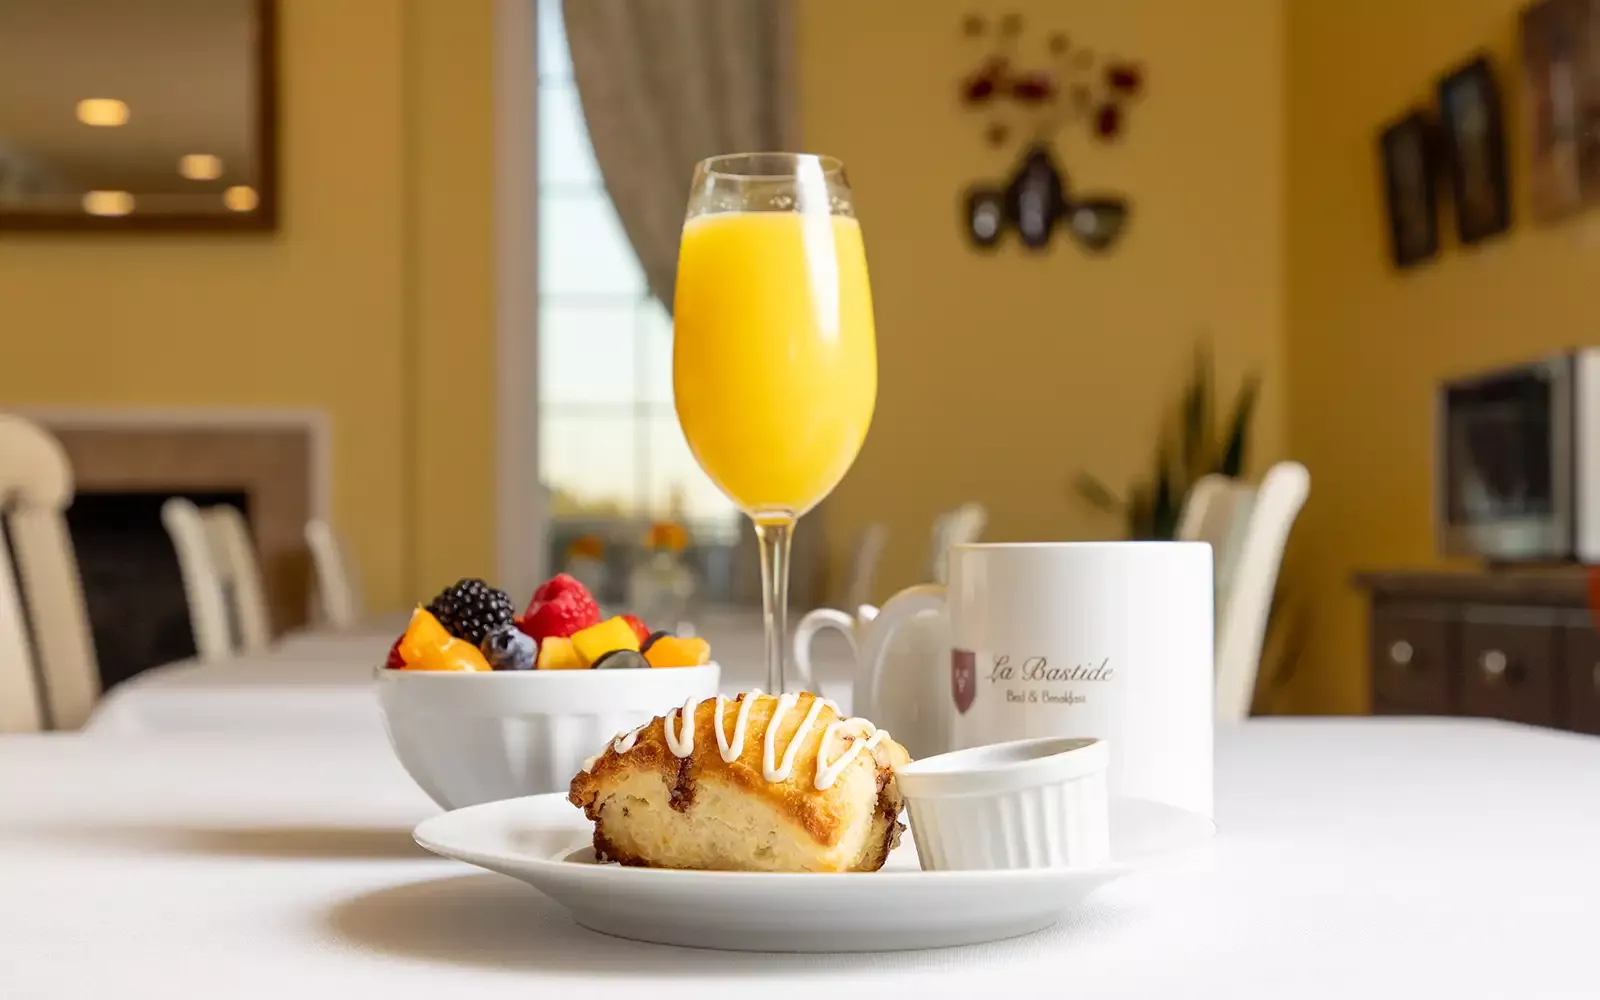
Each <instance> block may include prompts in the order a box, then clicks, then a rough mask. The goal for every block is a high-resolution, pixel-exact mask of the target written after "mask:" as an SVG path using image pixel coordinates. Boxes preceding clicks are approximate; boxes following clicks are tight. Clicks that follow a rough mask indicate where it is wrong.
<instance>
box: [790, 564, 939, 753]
mask: <svg viewBox="0 0 1600 1000" xmlns="http://www.w3.org/2000/svg"><path fill="white" fill-rule="evenodd" d="M942 593H943V588H942V587H934V586H926V587H912V588H911V589H910V590H907V591H905V592H903V593H901V594H899V595H897V596H896V597H895V599H894V601H893V602H891V605H889V606H885V608H884V610H883V612H880V611H879V610H878V608H876V607H874V606H873V605H870V604H863V605H861V607H859V608H858V609H857V611H856V613H855V614H854V615H851V614H849V613H847V612H844V611H840V610H838V609H837V608H818V609H816V610H815V611H812V612H810V613H808V614H807V615H806V616H805V617H804V618H801V619H800V623H799V625H797V626H796V627H795V632H794V663H795V667H796V668H797V672H798V673H799V675H800V676H801V677H803V678H809V677H812V676H813V673H812V666H811V644H812V642H813V641H814V640H815V638H816V636H817V633H819V632H822V631H824V630H829V629H831V630H834V631H837V632H839V633H840V634H841V635H843V636H844V637H845V639H846V640H847V641H848V642H849V643H850V648H851V650H852V651H853V652H854V654H855V672H854V674H853V676H852V679H851V693H850V711H851V713H852V714H854V715H859V716H862V717H864V718H868V719H871V720H872V721H873V722H874V723H876V724H877V725H878V727H879V728H881V729H886V730H888V731H889V733H890V734H891V735H892V736H893V737H894V739H895V740H896V741H897V742H899V743H900V744H901V745H902V746H904V747H905V748H906V750H907V751H908V752H910V754H911V755H912V756H913V757H926V756H931V755H933V754H936V753H943V752H944V751H946V750H948V749H950V746H949V735H948V730H949V723H948V720H947V718H946V716H947V715H948V714H949V709H948V705H949V698H948V696H946V695H945V694H944V688H945V687H946V686H947V683H948V682H947V681H946V680H945V678H946V677H948V675H949V670H950V667H949V663H950V624H949V618H948V616H944V615H941V614H940V613H939V612H940V611H941V610H942V608H943V603H942V601H941V600H940V595H942ZM919 596H920V597H923V598H925V599H924V600H920V601H919V600H918V597H919Z"/></svg>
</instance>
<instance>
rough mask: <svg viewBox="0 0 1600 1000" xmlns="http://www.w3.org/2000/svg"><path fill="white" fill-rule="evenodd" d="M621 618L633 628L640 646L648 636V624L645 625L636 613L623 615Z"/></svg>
mask: <svg viewBox="0 0 1600 1000" xmlns="http://www.w3.org/2000/svg"><path fill="white" fill-rule="evenodd" d="M622 620H623V621H625V622H627V623H628V624H629V625H630V626H632V628H633V634H634V635H636V636H638V637H639V643H640V645H641V646H642V645H643V644H644V643H645V641H646V640H648V639H649V638H650V626H648V625H646V624H645V623H644V621H643V619H641V618H640V617H639V616H638V615H623V616H622Z"/></svg>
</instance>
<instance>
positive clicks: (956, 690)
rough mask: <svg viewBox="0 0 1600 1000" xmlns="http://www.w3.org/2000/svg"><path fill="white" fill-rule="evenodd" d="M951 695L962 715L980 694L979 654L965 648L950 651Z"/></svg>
mask: <svg viewBox="0 0 1600 1000" xmlns="http://www.w3.org/2000/svg"><path fill="white" fill-rule="evenodd" d="M950 696H951V697H952V698H954V699H955V702H956V711H958V712H960V713H961V714H962V715H966V714H967V709H969V708H971V707H972V701H973V699H974V698H976V697H977V696H978V654H976V653H973V652H970V651H968V650H965V649H952V650H951V651H950Z"/></svg>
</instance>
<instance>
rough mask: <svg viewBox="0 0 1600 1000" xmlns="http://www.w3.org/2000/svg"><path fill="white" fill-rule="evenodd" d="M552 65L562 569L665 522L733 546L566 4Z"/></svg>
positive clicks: (556, 451)
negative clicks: (596, 123)
mask: <svg viewBox="0 0 1600 1000" xmlns="http://www.w3.org/2000/svg"><path fill="white" fill-rule="evenodd" d="M538 59H539V456H540V459H539V461H540V469H539V475H540V479H541V480H542V481H543V482H544V484H545V485H546V486H547V487H548V488H549V490H550V497H551V499H550V504H551V506H550V512H551V518H552V524H551V528H552V530H551V543H552V547H553V551H552V553H551V554H552V565H554V566H560V565H562V564H563V562H564V561H565V557H566V547H567V545H568V544H569V543H570V542H571V540H572V539H573V537H575V535H577V534H598V535H600V536H601V537H602V538H604V539H605V540H606V541H607V542H610V543H622V545H623V546H624V547H627V546H628V545H629V544H630V543H632V542H634V541H635V540H637V538H638V537H639V535H640V533H641V532H640V531H639V530H637V529H642V527H643V525H644V524H645V523H647V522H649V521H651V520H653V519H657V518H665V517H676V518H680V519H683V520H685V521H687V522H688V524H689V528H690V533H691V535H692V536H693V538H694V540H695V543H696V546H697V547H699V546H701V545H705V544H716V545H727V544H732V543H733V541H734V540H735V538H736V536H737V532H738V528H739V519H738V516H737V513H736V511H735V510H734V508H733V506H732V505H731V504H730V503H729V502H728V500H727V499H726V498H725V497H724V496H723V495H722V493H721V492H720V491H719V490H718V489H717V488H716V487H715V486H714V485H712V483H711V481H710V480H709V479H707V478H706V476H705V474H704V473H703V472H701V471H700V467H699V466H698V465H697V464H696V463H695V460H694V456H693V455H692V454H691V453H690V451H689V447H688V444H687V443H686V442H685V441H684V439H683V434H682V432H681V431H680V430H679V429H678V418H677V415H676V413H675V412H674V410H673V406H672V319H671V317H670V316H668V315H667V311H666V309H665V308H664V307H663V306H662V305H661V303H660V302H658V301H657V300H656V299H655V298H654V297H653V296H651V295H650V293H649V290H648V289H647V287H646V285H645V280H644V274H643V272H642V271H641V269H640V267H639V261H638V258H637V257H636V256H635V254H634V252H633V248H632V247H631V246H630V245H629V243H628V238H627V236H626V235H625V234H624V232H623V229H622V225H621V223H620V222H619V221H618V219H617V213H616V211H615V209H614V208H613V207H612V204H611V199H610V198H609V196H608V195H607V194H606V189H605V184H604V182H603V181H602V180H601V178H600V171H599V168H598V167H597V166H596V164H595V159H594V150H593V148H592V147H591V145H590V143H589V134H588V130H587V128H586V127H585V124H584V120H583V109H582V106H581V104H580V103H579V100H578V90H577V86H576V84H575V83H574V82H573V79H572V62H571V58H570V56H569V55H568V52H567V39H566V32H565V31H564V30H563V27H562V22H561V4H560V2H559V0H539V53H538ZM607 562H608V564H610V565H611V566H612V567H616V568H622V567H624V566H625V565H626V560H622V561H620V562H619V560H616V559H609V558H608V560H607ZM611 575H612V576H614V577H615V576H620V575H621V574H620V573H613V574H611Z"/></svg>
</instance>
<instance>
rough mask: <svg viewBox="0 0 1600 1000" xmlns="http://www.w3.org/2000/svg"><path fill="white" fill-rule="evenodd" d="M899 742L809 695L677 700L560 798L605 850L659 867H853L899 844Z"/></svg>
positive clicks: (874, 861)
mask: <svg viewBox="0 0 1600 1000" xmlns="http://www.w3.org/2000/svg"><path fill="white" fill-rule="evenodd" d="M910 759H911V758H910V756H909V755H908V754H907V753H906V751H905V748H904V747H902V746H901V745H900V744H898V743H895V742H894V741H893V740H890V739H889V734H888V733H885V732H883V731H882V730H880V729H877V728H876V727H874V726H873V725H872V723H870V722H868V721H866V720H865V719H845V718H843V717H842V716H841V715H840V714H839V711H838V708H837V706H835V705H834V704H833V703H832V702H830V701H827V700H825V699H822V698H819V697H818V696H816V695H812V694H800V695H794V694H786V695H783V696H781V697H774V696H772V695H766V694H761V693H760V692H759V691H752V692H749V693H747V694H742V695H739V696H738V697H737V698H736V699H733V700H729V699H726V698H723V697H721V696H718V697H717V698H715V699H710V698H708V699H706V700H704V701H701V702H699V703H698V704H695V703H690V704H686V705H685V706H684V707H683V708H682V709H674V710H673V711H671V712H669V713H667V714H666V715H664V716H661V717H658V718H656V719H654V720H652V721H651V722H649V723H647V724H645V725H644V726H641V727H640V728H638V729H636V730H634V731H633V732H631V733H624V734H622V735H621V736H618V737H617V738H616V739H615V740H613V741H612V742H610V743H608V744H607V745H606V747H605V750H604V751H603V752H602V753H600V754H599V755H598V756H596V757H594V758H592V759H591V760H590V761H588V762H587V764H586V765H585V767H584V769H583V770H582V771H580V772H579V773H578V775H577V776H576V777H574V778H573V779H572V788H571V791H570V792H569V794H568V796H567V797H568V799H569V800H570V801H571V802H572V804H573V805H575V806H578V807H579V808H580V809H582V810H583V811H584V814H585V815H586V816H588V817H589V819H591V820H592V821H594V850H595V853H596V854H597V855H599V857H600V858H601V859H602V860H607V861H616V862H618V863H620V864H624V865H645V866H649V867H654V868H695V869H722V870H737V871H767V872H856V871H876V870H877V869H879V868H881V867H883V862H884V859H886V858H887V857H888V856H889V852H890V851H892V850H893V849H894V848H895V846H896V845H897V844H898V843H899V842H900V834H901V833H902V832H903V831H904V830H905V827H904V826H903V825H902V824H901V823H900V820H899V816H900V808H901V804H902V803H901V798H900V790H899V788H898V787H897V786H896V784H895V780H894V768H895V767H896V766H899V765H902V764H905V763H907V762H909V761H910Z"/></svg>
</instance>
